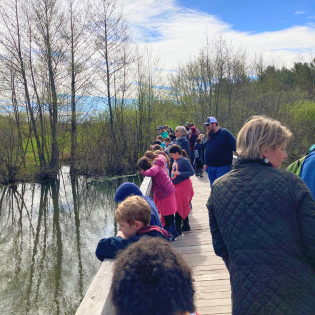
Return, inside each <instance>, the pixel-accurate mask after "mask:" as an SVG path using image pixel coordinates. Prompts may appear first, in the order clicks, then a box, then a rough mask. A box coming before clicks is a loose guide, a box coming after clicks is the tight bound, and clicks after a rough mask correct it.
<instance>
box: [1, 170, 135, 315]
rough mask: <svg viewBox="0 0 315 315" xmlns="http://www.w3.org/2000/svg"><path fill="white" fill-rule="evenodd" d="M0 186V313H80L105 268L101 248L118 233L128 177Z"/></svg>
mask: <svg viewBox="0 0 315 315" xmlns="http://www.w3.org/2000/svg"><path fill="white" fill-rule="evenodd" d="M68 171H69V170H68V168H67V167H64V168H63V169H62V172H61V173H60V179H59V182H58V183H57V182H52V183H45V184H19V185H17V186H15V187H2V188H0V314H1V315H11V314H12V315H13V314H14V315H19V314H23V315H24V314H30V315H35V314H39V315H47V314H53V315H57V314H75V311H76V309H77V308H78V306H79V304H80V302H81V300H82V298H83V297H84V294H85V293H86V291H87V289H88V287H89V285H90V284H91V282H92V280H93V278H94V275H95V274H96V272H97V271H98V269H99V267H100V264H101V263H100V261H98V259H97V258H96V256H95V253H94V252H95V248H96V245H97V243H98V241H99V240H100V239H101V238H103V237H108V236H112V235H114V234H115V233H116V232H117V226H116V225H115V224H114V211H115V208H116V204H115V202H114V199H113V198H114V194H115V191H116V189H117V187H118V186H119V185H120V184H121V183H122V182H124V181H130V182H134V183H135V184H137V185H140V184H141V179H140V177H137V176H136V177H125V178H120V179H113V180H106V181H91V180H86V179H85V178H84V177H80V178H78V179H77V180H75V181H73V180H70V178H69V176H68V175H67V174H68Z"/></svg>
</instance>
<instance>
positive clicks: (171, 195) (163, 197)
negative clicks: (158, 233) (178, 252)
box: [137, 156, 178, 237]
mask: <svg viewBox="0 0 315 315" xmlns="http://www.w3.org/2000/svg"><path fill="white" fill-rule="evenodd" d="M137 165H138V167H139V169H140V171H141V174H142V175H144V176H149V177H152V182H153V184H152V190H153V192H154V194H155V196H156V198H157V199H158V200H159V206H160V211H161V214H162V215H163V216H164V220H165V227H164V228H165V230H167V231H168V232H170V233H171V234H173V236H174V237H177V236H178V233H177V232H176V227H175V221H174V214H175V213H176V196H175V187H174V185H173V184H172V182H171V180H170V178H169V176H168V175H167V173H166V172H165V170H164V168H165V164H164V159H163V158H162V156H158V157H157V158H156V159H155V160H154V164H153V163H152V161H151V160H150V159H149V158H147V157H145V156H143V157H142V158H140V159H139V161H138V163H137Z"/></svg>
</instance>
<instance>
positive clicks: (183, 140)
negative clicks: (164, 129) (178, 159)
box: [171, 136, 190, 164]
mask: <svg viewBox="0 0 315 315" xmlns="http://www.w3.org/2000/svg"><path fill="white" fill-rule="evenodd" d="M172 144H177V145H179V146H180V147H181V148H182V149H183V150H185V151H186V153H187V155H188V157H189V158H190V144H189V142H188V140H187V139H186V137H185V136H182V137H181V138H179V139H175V140H174V141H173V142H172ZM173 162H174V160H173V159H171V164H173Z"/></svg>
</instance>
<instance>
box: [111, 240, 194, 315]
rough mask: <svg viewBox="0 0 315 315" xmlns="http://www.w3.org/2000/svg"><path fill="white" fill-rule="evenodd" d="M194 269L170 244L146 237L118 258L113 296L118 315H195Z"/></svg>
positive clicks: (112, 286) (114, 274)
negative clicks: (192, 271) (192, 314)
mask: <svg viewBox="0 0 315 315" xmlns="http://www.w3.org/2000/svg"><path fill="white" fill-rule="evenodd" d="M194 293H195V291H194V288H193V284H192V276H191V269H190V268H189V267H188V265H187V263H186V262H185V261H184V259H183V258H182V257H181V255H180V254H179V253H177V252H176V251H175V250H174V249H173V247H172V246H171V244H170V243H168V242H166V241H165V240H163V239H161V238H159V237H154V238H149V237H143V238H141V239H140V240H139V241H138V242H136V243H134V244H132V245H130V246H128V248H127V249H125V250H123V251H121V252H120V253H119V255H118V257H117V258H116V261H115V265H114V271H113V279H112V285H111V294H112V300H113V305H114V306H115V308H116V311H117V315H148V314H150V315H176V314H185V313H186V312H189V313H193V312H195V305H194Z"/></svg>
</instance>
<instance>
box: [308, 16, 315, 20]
mask: <svg viewBox="0 0 315 315" xmlns="http://www.w3.org/2000/svg"><path fill="white" fill-rule="evenodd" d="M307 18H308V19H315V15H311V16H308V17H307Z"/></svg>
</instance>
